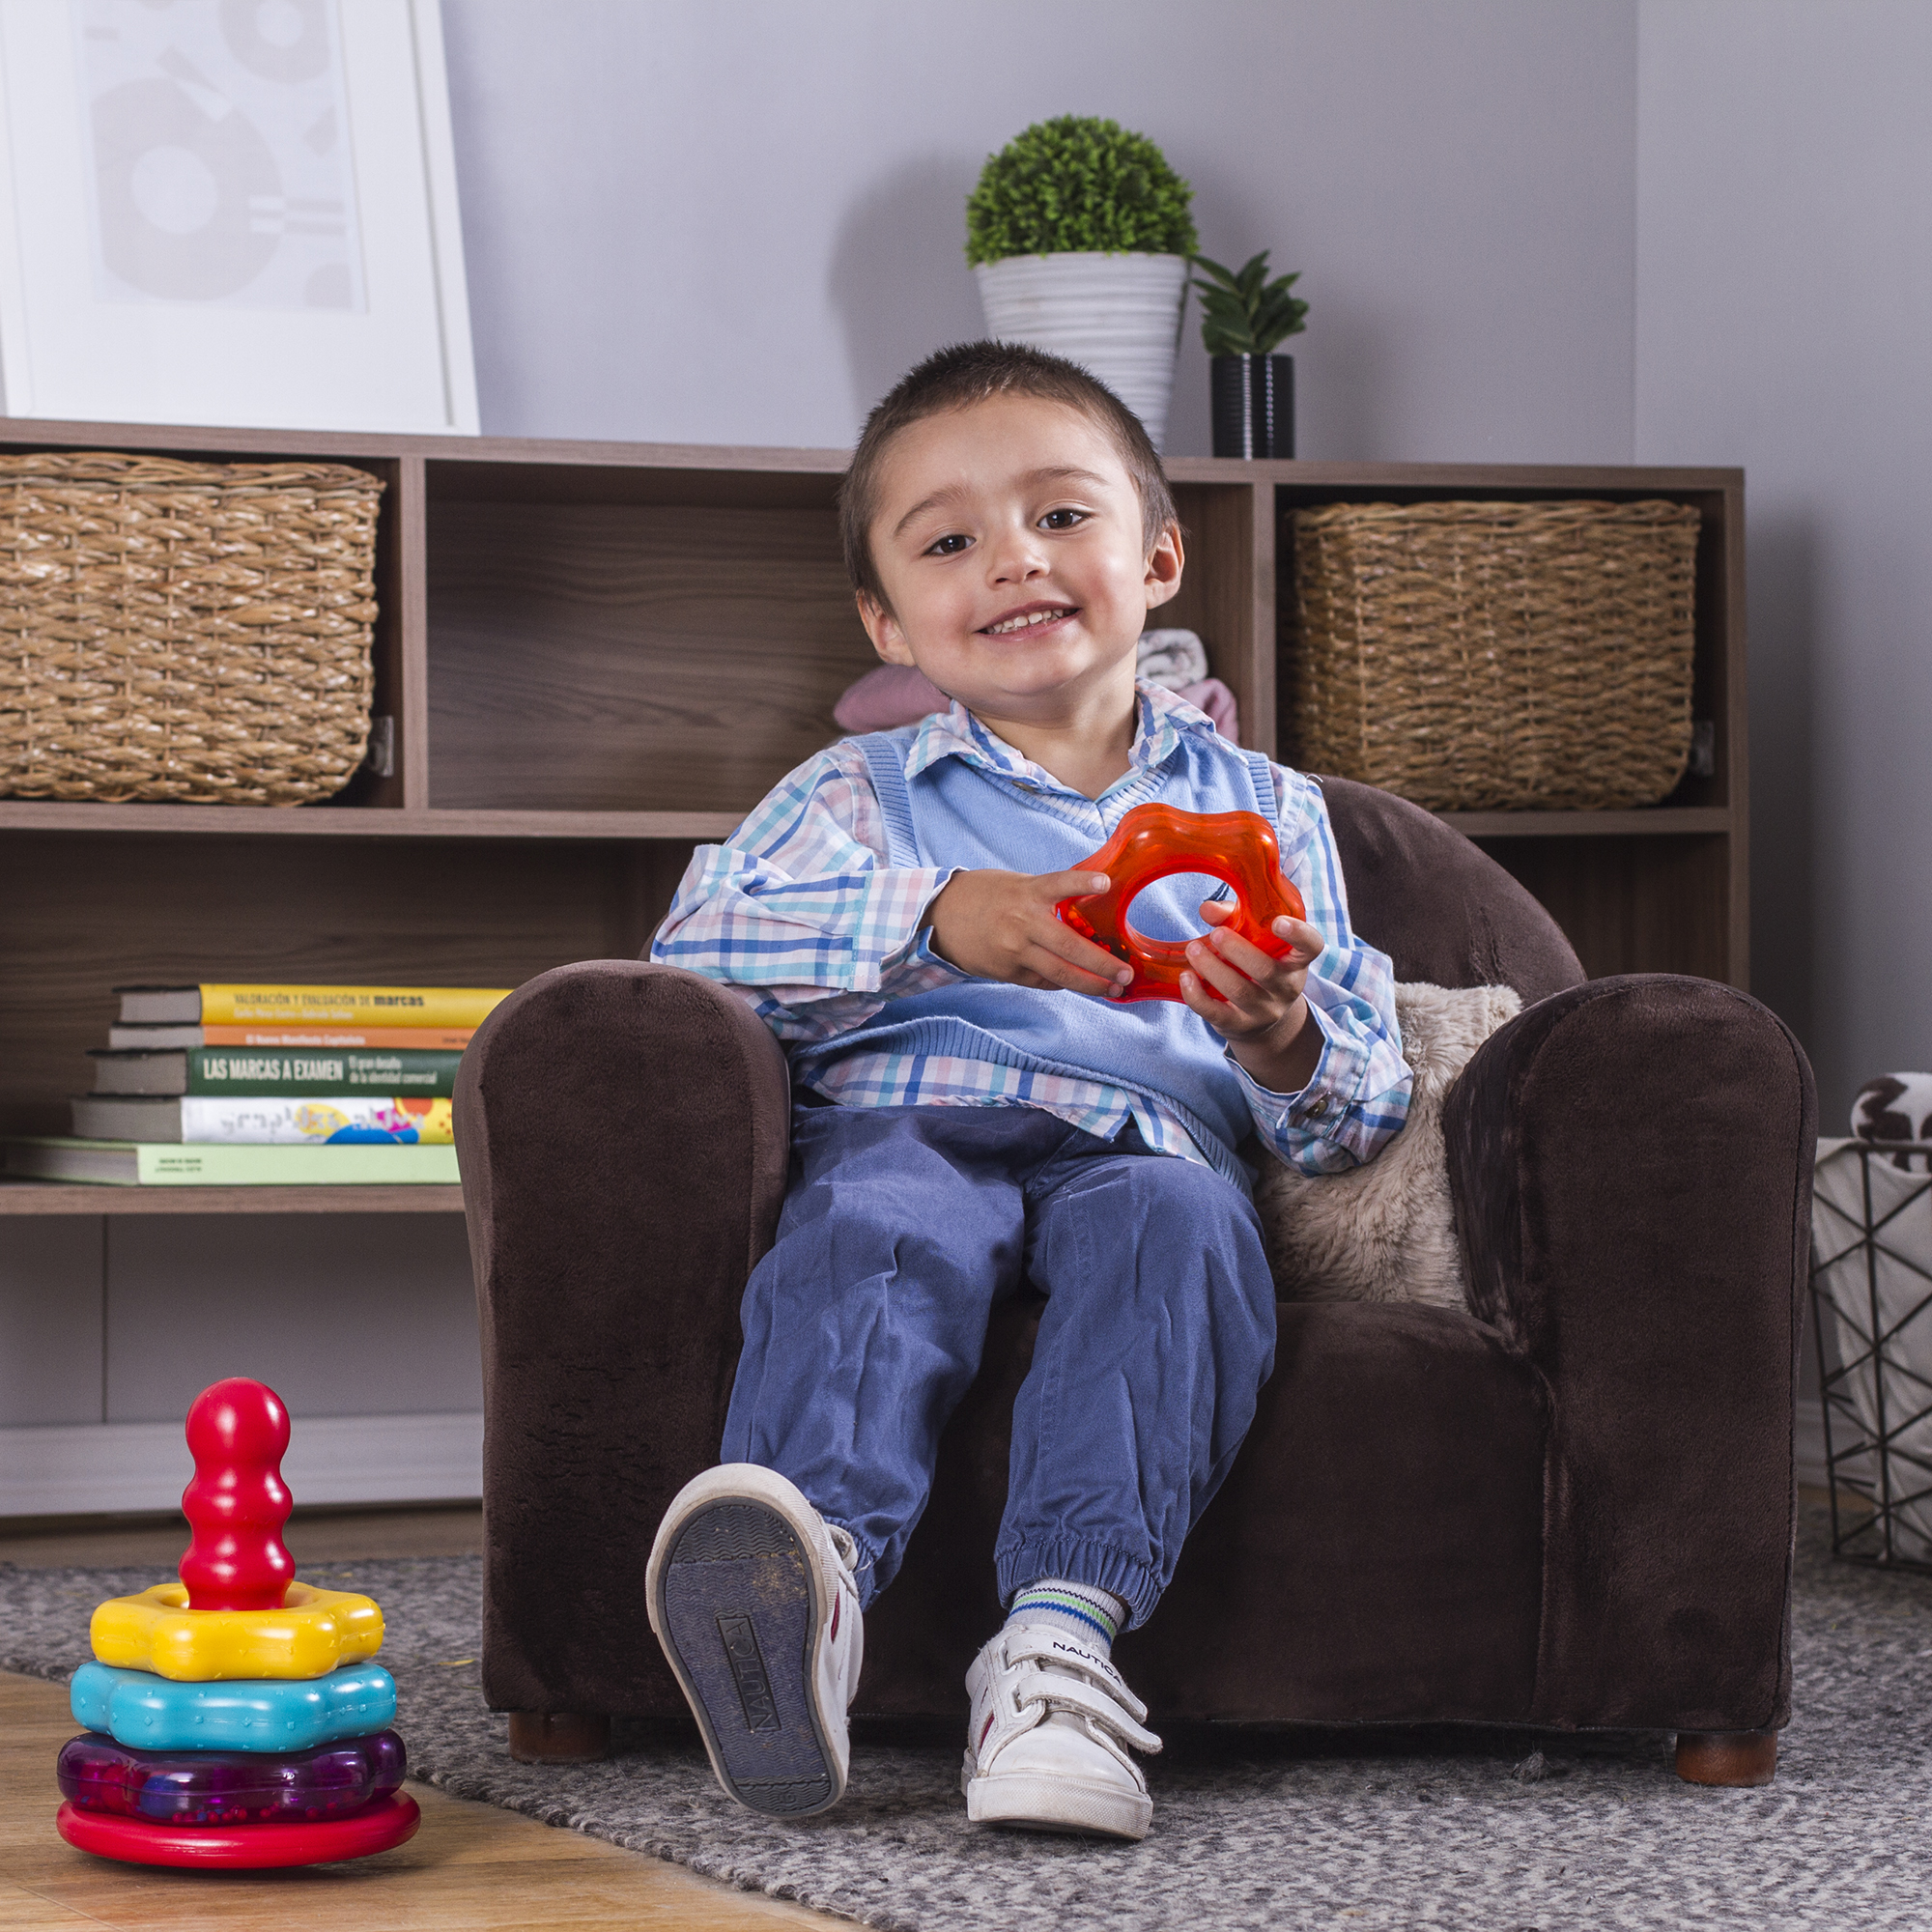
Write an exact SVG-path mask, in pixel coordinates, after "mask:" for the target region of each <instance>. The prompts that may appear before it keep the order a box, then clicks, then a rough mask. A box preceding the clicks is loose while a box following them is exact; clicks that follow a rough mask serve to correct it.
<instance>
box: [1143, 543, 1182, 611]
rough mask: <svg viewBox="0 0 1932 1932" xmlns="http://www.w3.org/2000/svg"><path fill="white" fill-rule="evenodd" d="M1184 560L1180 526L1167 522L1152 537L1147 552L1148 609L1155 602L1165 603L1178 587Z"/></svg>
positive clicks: (1150, 608) (1151, 607)
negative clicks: (1151, 542)
mask: <svg viewBox="0 0 1932 1932" xmlns="http://www.w3.org/2000/svg"><path fill="white" fill-rule="evenodd" d="M1186 561H1187V556H1186V553H1185V552H1184V550H1183V549H1182V548H1181V542H1180V526H1179V524H1169V525H1168V526H1167V527H1166V528H1165V529H1164V530H1162V531H1161V533H1160V535H1159V536H1157V537H1155V538H1154V540H1153V548H1152V550H1151V551H1149V552H1148V560H1147V601H1148V609H1149V610H1150V611H1151V610H1152V609H1153V608H1154V606H1155V605H1156V604H1165V603H1166V602H1167V600H1168V599H1169V598H1170V597H1172V596H1173V595H1174V594H1175V592H1176V591H1178V590H1179V588H1180V573H1181V570H1182V568H1183V566H1184V565H1185V564H1186Z"/></svg>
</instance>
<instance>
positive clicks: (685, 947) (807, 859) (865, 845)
mask: <svg viewBox="0 0 1932 1932" xmlns="http://www.w3.org/2000/svg"><path fill="white" fill-rule="evenodd" d="M1139 694H1140V710H1141V717H1140V727H1139V730H1138V731H1137V733H1136V735H1135V741H1134V746H1133V750H1132V753H1131V760H1132V768H1131V770H1129V771H1128V772H1127V774H1126V775H1125V776H1123V777H1122V779H1120V780H1119V781H1117V782H1116V783H1115V784H1113V785H1112V786H1110V787H1109V788H1108V790H1107V791H1106V792H1105V793H1103V794H1102V795H1101V797H1100V798H1098V799H1089V798H1087V797H1085V796H1084V795H1083V794H1082V793H1080V792H1077V791H1074V790H1073V789H1071V787H1069V786H1067V785H1065V784H1063V783H1062V782H1061V781H1059V780H1058V779H1056V778H1055V777H1053V775H1052V774H1051V773H1050V772H1047V771H1045V770H1043V769H1042V768H1041V767H1040V766H1038V765H1036V764H1034V763H1033V762H1032V761H1031V760H1029V759H1027V758H1025V757H1023V756H1022V755H1021V754H1020V753H1018V752H1017V751H1015V750H1014V749H1013V748H1012V747H1011V746H1010V745H1009V744H1007V743H1006V742H1005V741H1004V740H1003V739H1000V738H998V737H995V736H994V735H993V733H992V732H990V731H988V730H987V729H986V728H985V726H984V725H981V724H980V722H979V721H978V720H977V719H976V718H974V717H973V716H972V714H971V713H970V712H968V711H967V710H966V709H965V707H964V706H963V705H960V704H956V703H955V704H954V705H953V706H952V709H951V710H950V711H948V712H936V713H934V714H933V715H932V716H931V717H929V718H927V719H926V720H925V722H924V724H923V725H921V727H920V729H919V731H918V732H917V734H916V735H915V736H914V738H913V740H912V746H911V750H910V752H909V753H908V754H907V758H906V776H907V778H908V779H911V778H913V777H914V776H916V775H917V774H918V773H920V772H922V771H923V770H924V769H925V768H926V767H927V766H928V765H930V764H932V763H934V762H936V761H937V760H938V759H940V758H946V757H959V758H964V759H966V760H968V761H970V762H972V763H975V764H977V765H979V766H980V768H981V769H983V770H987V771H990V772H994V773H998V774H1001V775H1003V776H1004V777H1006V778H1008V779H1009V780H1012V781H1016V782H1017V783H1020V784H1022V785H1024V786H1026V787H1027V788H1028V791H1027V795H1028V796H1029V797H1034V798H1037V799H1038V801H1039V806H1040V809H1041V810H1052V811H1054V812H1056V813H1058V814H1059V815H1061V816H1066V815H1068V814H1070V813H1078V814H1081V815H1083V816H1085V817H1089V818H1091V819H1092V821H1093V824H1094V845H1095V847H1096V848H1097V847H1098V846H1100V845H1101V844H1104V843H1105V841H1106V839H1107V838H1109V837H1110V836H1111V834H1112V832H1113V830H1114V827H1115V826H1116V825H1117V824H1118V823H1119V822H1120V819H1121V818H1122V816H1123V815H1124V813H1125V812H1126V811H1127V810H1130V809H1131V807H1132V806H1134V805H1136V804H1138V803H1139V802H1140V801H1141V799H1142V798H1143V797H1144V796H1146V794H1147V789H1148V782H1147V781H1149V780H1150V779H1151V776H1152V774H1153V773H1154V771H1155V770H1156V769H1157V768H1158V767H1159V766H1160V765H1161V764H1162V763H1163V762H1164V761H1165V759H1166V758H1167V757H1168V755H1169V754H1170V753H1172V752H1173V751H1174V750H1175V749H1176V745H1177V742H1178V741H1177V737H1176V734H1177V733H1179V732H1181V731H1209V732H1211V731H1212V730H1213V728H1214V726H1213V724H1212V721H1211V720H1209V719H1208V717H1206V716H1205V715H1204V714H1203V713H1202V712H1200V711H1197V710H1196V709H1195V708H1194V707H1193V706H1192V705H1191V704H1188V703H1186V702H1184V701H1183V700H1182V699H1180V698H1179V697H1177V696H1174V694H1173V693H1171V692H1167V691H1162V690H1160V689H1158V688H1157V687H1155V686H1152V685H1147V684H1143V685H1141V686H1140V687H1139ZM1271 769H1272V772H1273V777H1274V787H1275V805H1276V819H1277V821H1278V824H1279V826H1280V837H1281V846H1282V850H1283V851H1284V852H1286V853H1297V852H1298V853H1299V854H1300V857H1299V859H1298V860H1296V861H1295V862H1294V864H1293V871H1292V877H1293V883H1294V885H1295V887H1296V888H1297V890H1298V891H1299V892H1300V894H1301V896H1302V898H1303V900H1304V901H1305V902H1306V904H1307V908H1308V919H1309V923H1311V924H1312V925H1314V926H1316V927H1317V928H1318V929H1319V930H1320V931H1321V934H1322V935H1323V937H1324V938H1325V939H1326V941H1327V945H1326V947H1325V948H1324V950H1323V951H1322V952H1321V957H1320V958H1318V959H1317V960H1316V962H1315V964H1314V966H1313V967H1312V968H1311V969H1310V971H1309V975H1308V982H1307V986H1306V989H1305V990H1306V996H1307V1000H1308V1008H1309V1013H1310V1015H1311V1018H1312V1020H1313V1022H1314V1024H1315V1026H1316V1027H1317V1028H1318V1029H1319V1030H1320V1032H1321V1058H1320V1059H1319V1060H1318V1062H1317V1063H1316V1067H1315V1072H1314V1074H1313V1075H1312V1076H1311V1078H1310V1079H1309V1082H1308V1085H1307V1086H1306V1087H1304V1088H1302V1089H1301V1091H1300V1092H1299V1093H1296V1094H1275V1093H1271V1092H1269V1090H1268V1089H1266V1088H1264V1087H1262V1086H1260V1085H1258V1084H1257V1083H1256V1081H1255V1080H1254V1079H1253V1078H1252V1077H1251V1076H1250V1075H1249V1074H1248V1072H1247V1071H1246V1069H1245V1068H1243V1067H1241V1066H1240V1065H1238V1063H1236V1061H1235V1060H1234V1059H1233V1056H1232V1055H1231V1056H1230V1057H1229V1064H1230V1065H1231V1066H1232V1067H1233V1068H1234V1070H1235V1072H1236V1074H1237V1075H1238V1077H1239V1079H1240V1081H1241V1084H1242V1089H1243V1092H1244V1094H1245V1095H1246V1097H1247V1101H1248V1108H1249V1112H1250V1114H1251V1115H1252V1117H1253V1120H1254V1125H1255V1130H1256V1132H1257V1133H1258V1134H1259V1135H1260V1136H1261V1138H1262V1139H1263V1140H1264V1142H1265V1143H1266V1145H1267V1146H1268V1147H1269V1148H1271V1149H1272V1150H1273V1151H1274V1152H1275V1153H1276V1154H1278V1155H1279V1156H1280V1157H1281V1158H1282V1159H1283V1160H1285V1161H1287V1162H1289V1163H1290V1164H1291V1165H1293V1166H1294V1167H1296V1168H1298V1169H1299V1170H1300V1171H1301V1172H1302V1173H1304V1174H1334V1173H1339V1172H1341V1171H1343V1170H1344V1169H1347V1168H1350V1167H1353V1166H1355V1165H1356V1164H1357V1163H1358V1162H1361V1161H1365V1160H1368V1159H1370V1158H1371V1157H1372V1156H1373V1155H1374V1154H1375V1153H1376V1152H1377V1151H1378V1150H1379V1149H1380V1147H1381V1145H1382V1144H1383V1142H1385V1141H1386V1140H1388V1139H1389V1138H1390V1137H1391V1136H1392V1135H1393V1134H1395V1133H1396V1132H1397V1131H1398V1130H1399V1129H1400V1128H1401V1126H1402V1124H1403V1122H1404V1121H1405V1120H1406V1118H1407V1115H1408V1094H1409V1070H1408V1067H1407V1065H1406V1063H1405V1062H1404V1060H1403V1057H1402V1041H1401V1036H1400V1034H1399V1033H1398V1031H1397V1027H1396V1019H1395V1000H1394V991H1395V988H1394V979H1393V976H1392V974H1391V971H1390V968H1389V962H1388V959H1387V958H1386V956H1385V955H1384V954H1382V953H1380V952H1377V951H1376V949H1375V948H1374V947H1372V946H1367V945H1365V944H1363V943H1362V942H1361V941H1360V940H1358V939H1356V938H1355V936H1354V934H1353V932H1352V931H1351V930H1350V925H1349V908H1348V900H1347V896H1346V895H1345V893H1344V890H1343V885H1342V868H1341V864H1340V861H1339V860H1338V859H1337V857H1336V853H1335V841H1334V836H1333V834H1332V832H1331V830H1330V828H1329V824H1328V813H1327V808H1326V807H1325V805H1324V804H1323V802H1322V798H1321V790H1320V788H1319V787H1318V786H1317V785H1316V784H1315V783H1314V782H1313V781H1311V780H1309V779H1306V778H1304V777H1302V776H1301V775H1300V774H1299V773H1297V772H1292V771H1288V770H1285V769H1284V768H1283V767H1281V766H1279V765H1276V766H1273V767H1272V768H1271ZM887 853H888V841H887V836H886V828H885V823H884V818H883V814H882V813H881V811H880V810H879V803H878V799H877V797H876V795H875V794H874V792H873V790H872V783H871V780H870V778H869V776H868V775H867V770H866V761H865V756H864V754H863V753H861V752H860V751H859V750H858V749H857V748H856V747H855V746H854V745H853V744H852V743H851V742H850V741H849V740H841V741H840V742H839V743H838V744H836V745H832V746H830V747H828V748H827V749H826V750H825V751H823V752H820V753H818V754H817V755H816V756H815V757H812V758H810V759H808V760H807V761H806V763H804V764H803V765H801V766H800V767H799V768H798V769H797V770H796V771H795V772H793V773H792V774H791V775H790V776H789V777H788V778H786V779H785V780H784V781H782V782H781V784H780V785H779V786H778V787H777V788H776V789H775V790H774V791H773V792H772V793H771V794H770V795H769V796H768V797H767V798H766V799H765V800H764V802H763V803H762V804H761V805H760V806H758V808H757V809H756V810H754V811H753V813H752V815H751V816H750V817H749V818H747V819H746V820H745V822H744V823H743V824H742V825H741V826H740V827H739V828H738V830H737V831H736V832H735V833H733V834H732V836H731V838H729V839H727V840H726V841H725V843H724V844H722V845H700V846H699V847H698V848H697V850H696V852H695V853H694V854H693V855H692V861H691V865H690V867H689V868H688V869H687V871H686V872H685V875H684V878H683V880H682V881H681V882H680V883H679V886H678V890H677V896H676V897H675V898H674V899H673V900H672V902H671V908H670V912H669V914H668V916H667V918H666V920H665V923H664V924H663V925H662V926H661V927H660V928H659V931H658V936H657V939H656V941H655V942H654V943H653V945H652V947H651V957H652V958H653V959H656V960H660V961H662V962H664V963H665V964H667V965H671V966H682V967H685V968H687V969H689V970H690V971H692V972H695V973H702V974H703V975H705V976H706V977H707V978H708V979H713V980H723V981H725V983H726V984H728V985H729V986H731V987H732V988H733V990H734V991H736V992H738V993H740V994H742V995H743V996H744V998H745V999H746V1000H748V1001H749V1002H750V1004H751V1006H752V1008H753V1010H754V1011H755V1012H756V1013H757V1014H758V1015H759V1017H760V1018H761V1019H763V1020H764V1021H765V1022H766V1024H767V1025H769V1026H770V1027H771V1028H772V1030H773V1031H774V1032H775V1033H776V1034H777V1035H778V1036H779V1037H780V1038H781V1040H783V1041H785V1042H786V1043H787V1045H788V1046H792V1047H801V1046H812V1045H817V1044H821V1043H823V1042H825V1041H828V1040H831V1039H834V1038H836V1037H838V1036H839V1035H840V1034H843V1033H849V1032H851V1031H852V1030H853V1029H854V1028H857V1027H860V1026H863V1025H864V1024H865V1023H866V1022H867V1021H868V1020H869V1019H871V1018H872V1017H873V1015H874V1014H876V1013H878V1012H879V1011H880V1009H882V1008H884V1007H885V1006H886V1005H887V1004H888V1003H889V1002H890V1001H892V1000H895V999H902V998H904V997H906V996H908V995H910V994H913V993H923V992H929V991H931V990H932V989H934V988H935V987H939V986H944V985H948V984H952V983H956V982H958V981H961V980H965V979H967V978H968V977H969V976H967V975H965V974H963V973H961V972H960V971H959V970H958V969H957V968H956V967H954V966H952V965H950V964H949V963H948V962H947V961H946V960H944V959H942V958H941V957H940V956H939V954H938V953H937V952H934V951H933V950H932V945H931V937H930V933H929V931H928V930H926V929H924V928H923V926H922V922H923V919H924V917H925V910H926V907H927V906H928V905H930V904H931V902H932V900H933V898H934V896H935V895H937V894H938V893H939V891H940V889H941V888H942V887H943V886H945V884H946V883H947V881H948V880H949V879H951V878H952V872H951V871H950V870H941V869H937V868H933V867H893V866H890V865H889V864H888V863H887ZM1067 997H1068V998H1077V997H1079V996H1078V995H1076V994H1069V995H1067ZM810 1085H811V1086H812V1087H813V1088H814V1089H815V1090H816V1091H818V1092H820V1093H822V1094H824V1095H825V1096H826V1097H827V1098H829V1099H831V1100H835V1101H837V1102H838V1103H839V1104H840V1105H844V1106H866V1107H897V1106H913V1105H941V1106H1029V1107H1039V1108H1042V1109H1044V1110H1045V1111H1046V1112H1048V1113H1051V1114H1055V1115H1058V1116H1059V1117H1060V1118H1061V1119H1062V1120H1065V1121H1068V1122H1072V1123H1073V1124H1074V1125H1076V1126H1079V1127H1084V1128H1085V1129H1086V1130H1087V1131H1088V1132H1089V1133H1093V1134H1097V1135H1099V1136H1100V1137H1101V1138H1103V1139H1107V1138H1111V1137H1112V1136H1113V1135H1114V1134H1115V1133H1116V1132H1118V1131H1119V1130H1120V1128H1121V1127H1122V1126H1123V1125H1124V1124H1125V1123H1126V1122H1127V1121H1129V1120H1132V1121H1134V1122H1137V1124H1138V1125H1139V1127H1140V1130H1141V1133H1142V1136H1143V1137H1144V1138H1145V1139H1146V1141H1147V1143H1148V1145H1149V1146H1150V1147H1151V1148H1153V1149H1155V1150H1156V1151H1161V1152H1166V1153H1174V1154H1179V1155H1180V1156H1181V1157H1182V1158H1184V1159H1190V1160H1196V1161H1201V1162H1203V1163H1204V1164H1206V1165H1209V1166H1212V1165H1214V1163H1213V1162H1212V1161H1211V1160H1209V1159H1208V1156H1207V1155H1206V1154H1205V1153H1204V1152H1203V1151H1202V1150H1201V1149H1199V1148H1198V1147H1196V1146H1195V1144H1194V1142H1193V1140H1192V1138H1191V1137H1190V1136H1189V1135H1188V1134H1187V1132H1186V1131H1185V1129H1183V1128H1182V1127H1181V1125H1180V1123H1179V1121H1178V1120H1176V1119H1175V1118H1173V1117H1172V1116H1171V1115H1169V1114H1166V1113H1165V1112H1164V1111H1163V1110H1161V1109H1160V1108H1159V1107H1158V1106H1157V1105H1155V1104H1153V1103H1151V1102H1149V1101H1147V1100H1144V1099H1142V1098H1140V1097H1139V1096H1137V1095H1134V1094H1127V1093H1124V1092H1122V1090H1121V1089H1119V1088H1116V1087H1110V1086H1108V1085H1106V1084H1105V1083H1103V1082H1100V1081H1095V1080H1081V1079H1075V1078H1070V1077H1067V1078H1063V1077H1058V1076H1052V1075H1042V1074H1039V1073H1035V1072H1027V1071H1022V1070H1018V1069H1015V1068H1012V1067H1008V1066H1000V1065H992V1064H990V1063H987V1062H983V1061H975V1060H953V1059H943V1058H935V1057H930V1056H925V1055H916V1054H901V1053H895V1052H891V1051H880V1052H877V1053H865V1052H858V1051H855V1052H853V1053H852V1054H850V1055H848V1056H845V1057H843V1058H840V1059H838V1060H836V1061H833V1062H831V1063H830V1064H829V1065H825V1066H824V1067H822V1068H820V1069H818V1070H816V1071H814V1073H813V1074H812V1076H811V1078H810Z"/></svg>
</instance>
